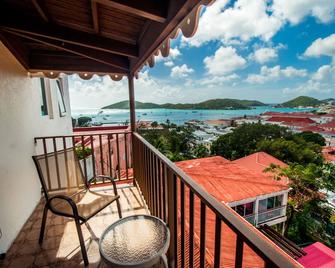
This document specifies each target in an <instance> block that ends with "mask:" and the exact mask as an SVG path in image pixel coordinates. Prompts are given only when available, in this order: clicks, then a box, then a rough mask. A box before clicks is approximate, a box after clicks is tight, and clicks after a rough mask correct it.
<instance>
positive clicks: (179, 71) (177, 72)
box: [171, 64, 194, 78]
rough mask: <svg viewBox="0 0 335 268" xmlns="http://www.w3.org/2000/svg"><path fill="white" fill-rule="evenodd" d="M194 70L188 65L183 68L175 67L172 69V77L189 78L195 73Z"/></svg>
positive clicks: (182, 66)
mask: <svg viewBox="0 0 335 268" xmlns="http://www.w3.org/2000/svg"><path fill="white" fill-rule="evenodd" d="M193 72H194V70H193V69H192V68H189V67H187V65H186V64H183V65H181V66H174V67H173V68H172V69H171V77H176V78H182V77H187V76H188V75H189V74H191V73H193Z"/></svg>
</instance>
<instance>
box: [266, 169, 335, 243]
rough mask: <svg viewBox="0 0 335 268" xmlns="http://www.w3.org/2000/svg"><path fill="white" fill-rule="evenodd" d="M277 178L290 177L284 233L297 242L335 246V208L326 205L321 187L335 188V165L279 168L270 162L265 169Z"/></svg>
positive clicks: (324, 188)
mask: <svg viewBox="0 0 335 268" xmlns="http://www.w3.org/2000/svg"><path fill="white" fill-rule="evenodd" d="M266 171H268V172H272V173H273V174H274V177H275V178H276V179H280V180H287V179H288V180H289V186H290V189H291V190H290V192H289V200H288V207H287V217H288V218H287V221H286V228H285V235H286V236H287V237H288V238H290V239H292V240H293V241H295V242H296V243H306V242H311V241H321V242H323V243H326V244H328V245H329V246H331V247H335V241H333V240H331V239H330V237H331V235H333V234H335V227H334V224H333V223H332V218H333V217H334V216H333V215H334V210H333V209H332V208H331V207H330V206H329V205H327V203H326V198H325V195H324V194H321V192H320V191H321V190H334V188H335V166H334V165H333V164H322V165H316V164H313V163H310V164H308V165H306V166H303V165H298V164H296V165H290V166H289V167H288V168H280V167H278V166H275V165H271V166H270V167H269V168H267V169H266Z"/></svg>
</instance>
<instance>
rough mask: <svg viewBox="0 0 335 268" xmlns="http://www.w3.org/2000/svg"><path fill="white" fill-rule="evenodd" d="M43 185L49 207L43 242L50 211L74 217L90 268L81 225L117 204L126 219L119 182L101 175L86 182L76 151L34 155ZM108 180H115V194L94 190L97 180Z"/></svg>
mask: <svg viewBox="0 0 335 268" xmlns="http://www.w3.org/2000/svg"><path fill="white" fill-rule="evenodd" d="M33 160H34V163H35V165H36V168H37V172H38V175H39V178H40V181H41V184H42V189H43V193H44V197H45V200H46V204H45V206H44V211H43V218H42V224H41V231H40V237H39V243H40V244H42V242H43V237H44V230H45V224H46V219H47V213H48V210H51V212H53V213H54V214H56V215H59V216H64V217H70V218H73V219H74V221H75V224H76V228H77V232H78V237H79V242H80V247H81V252H82V256H83V260H84V263H85V265H88V258H87V252H86V248H85V243H84V238H83V234H82V230H81V224H83V223H85V222H87V221H88V220H89V219H90V218H91V217H93V216H94V215H96V214H97V213H98V212H100V211H101V210H103V209H104V208H106V207H107V206H108V205H110V204H111V203H113V202H114V201H116V204H117V209H118V214H119V217H120V218H121V217H122V214H121V207H120V201H119V198H120V196H119V195H118V193H117V188H116V183H115V180H114V179H113V178H111V177H108V176H102V175H97V176H95V177H93V178H91V179H90V180H88V181H87V180H86V179H85V177H84V175H83V171H82V169H81V166H80V163H79V160H78V158H77V155H76V153H75V151H74V149H73V148H69V149H67V150H62V151H57V152H53V153H48V154H43V155H37V156H33ZM103 178H105V179H106V178H107V179H109V180H111V181H112V184H113V193H114V194H113V195H112V194H108V193H100V192H97V191H93V190H92V189H90V184H91V182H93V181H97V180H99V179H103Z"/></svg>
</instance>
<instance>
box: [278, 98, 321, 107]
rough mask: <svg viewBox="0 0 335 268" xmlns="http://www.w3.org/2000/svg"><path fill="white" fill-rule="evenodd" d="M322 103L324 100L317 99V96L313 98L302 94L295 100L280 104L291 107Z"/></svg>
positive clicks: (312, 105)
mask: <svg viewBox="0 0 335 268" xmlns="http://www.w3.org/2000/svg"><path fill="white" fill-rule="evenodd" d="M322 103H323V102H322V101H320V100H318V99H315V98H312V97H307V96H300V97H297V98H295V99H293V100H290V101H287V102H283V103H282V104H281V105H280V106H281V107H290V108H293V107H299V106H302V107H316V106H319V105H320V104H322Z"/></svg>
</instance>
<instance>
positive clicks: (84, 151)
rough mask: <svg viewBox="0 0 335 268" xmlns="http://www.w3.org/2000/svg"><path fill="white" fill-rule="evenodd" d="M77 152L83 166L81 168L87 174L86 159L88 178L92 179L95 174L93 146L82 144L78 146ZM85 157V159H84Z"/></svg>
mask: <svg viewBox="0 0 335 268" xmlns="http://www.w3.org/2000/svg"><path fill="white" fill-rule="evenodd" d="M75 152H76V155H77V157H78V159H79V163H80V166H81V169H82V171H83V174H84V176H85V164H84V161H85V160H86V173H87V179H88V180H89V179H91V178H93V176H94V174H93V164H94V163H93V157H92V153H93V150H92V148H89V147H84V148H83V147H82V146H77V147H76V148H75ZM84 159H85V160H84Z"/></svg>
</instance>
